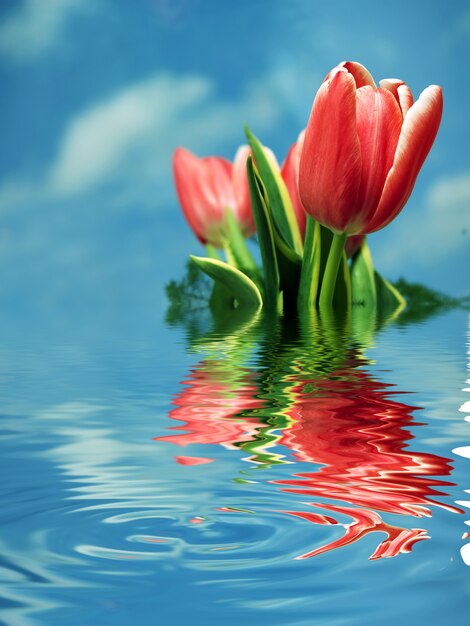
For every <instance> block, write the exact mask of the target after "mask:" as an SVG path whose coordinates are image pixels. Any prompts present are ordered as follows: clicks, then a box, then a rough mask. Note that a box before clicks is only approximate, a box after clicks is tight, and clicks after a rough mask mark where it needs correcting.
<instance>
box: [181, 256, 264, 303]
mask: <svg viewBox="0 0 470 626" xmlns="http://www.w3.org/2000/svg"><path fill="white" fill-rule="evenodd" d="M190 259H191V260H192V261H193V262H194V263H195V264H196V265H197V266H198V267H199V269H200V270H202V271H203V272H204V273H205V274H207V275H208V276H210V277H211V278H212V279H213V280H215V281H216V283H217V285H219V284H220V285H222V287H223V288H224V289H225V290H226V291H227V292H228V293H230V294H231V295H232V296H233V298H234V299H235V300H236V301H237V302H238V304H239V306H241V307H242V306H243V307H250V308H255V309H258V308H260V307H261V306H262V304H263V300H262V298H261V294H260V292H259V289H258V287H257V286H256V285H255V283H254V282H253V281H252V280H251V279H250V278H248V276H246V275H245V274H243V272H240V270H238V269H236V268H235V267H232V266H231V265H229V264H228V263H224V262H223V261H218V260H216V259H209V258H204V257H197V256H193V255H191V256H190Z"/></svg>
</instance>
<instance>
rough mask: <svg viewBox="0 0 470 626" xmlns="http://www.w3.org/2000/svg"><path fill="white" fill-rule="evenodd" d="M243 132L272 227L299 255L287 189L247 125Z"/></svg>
mask: <svg viewBox="0 0 470 626" xmlns="http://www.w3.org/2000/svg"><path fill="white" fill-rule="evenodd" d="M245 134H246V137H247V139H248V143H249V144H250V147H251V150H252V152H253V156H254V159H255V162H256V167H257V168H258V171H259V173H260V177H261V180H262V181H263V184H264V185H265V188H266V193H267V196H268V199H269V208H270V210H271V214H272V218H273V225H274V228H275V230H276V231H277V232H278V233H279V235H280V237H281V239H282V240H283V242H284V243H285V244H286V245H287V246H288V247H289V248H291V249H292V250H295V252H296V253H297V254H298V255H299V256H301V255H302V252H303V245H302V236H301V234H300V230H299V226H298V224H297V218H296V217H295V213H294V209H293V207H292V202H291V199H290V196H289V192H288V191H287V187H286V185H285V183H284V181H283V179H282V176H281V174H280V172H279V171H278V169H277V168H276V167H275V166H274V165H273V164H272V163H271V161H270V160H269V158H268V157H267V156H266V153H265V151H264V148H263V146H262V144H261V143H260V141H259V139H257V137H255V135H253V133H252V132H251V131H250V129H249V128H248V126H245Z"/></svg>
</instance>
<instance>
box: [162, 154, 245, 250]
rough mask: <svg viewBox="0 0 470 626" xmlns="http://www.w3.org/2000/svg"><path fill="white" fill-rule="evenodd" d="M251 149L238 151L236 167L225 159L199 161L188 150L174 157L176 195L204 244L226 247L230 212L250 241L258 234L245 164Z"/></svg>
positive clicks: (209, 158) (213, 158)
mask: <svg viewBox="0 0 470 626" xmlns="http://www.w3.org/2000/svg"><path fill="white" fill-rule="evenodd" d="M249 154H250V150H249V148H248V146H242V147H241V148H239V150H238V152H237V154H236V156H235V161H234V163H233V164H232V163H230V161H227V160H226V159H223V158H222V157H204V158H202V159H200V158H198V157H197V156H195V155H194V154H192V153H191V152H189V150H186V149H185V148H177V149H176V150H175V152H174V155H173V174H174V178H175V185H176V192H177V194H178V198H179V201H180V204H181V207H182V209H183V213H184V215H185V217H186V219H187V221H188V223H189V225H190V226H191V228H192V229H193V231H194V233H195V235H196V237H197V238H198V239H199V241H200V242H201V243H204V244H205V243H210V244H212V245H214V246H217V247H219V248H221V247H223V243H224V235H225V225H226V212H227V209H230V210H231V211H232V213H233V215H234V216H235V218H236V220H237V222H238V223H239V225H240V228H241V229H242V232H243V234H244V235H245V236H246V237H248V236H250V235H252V234H253V233H254V231H255V223H254V219H253V214H252V211H251V203H250V195H249V189H248V179H247V175H246V160H247V158H248V155H249Z"/></svg>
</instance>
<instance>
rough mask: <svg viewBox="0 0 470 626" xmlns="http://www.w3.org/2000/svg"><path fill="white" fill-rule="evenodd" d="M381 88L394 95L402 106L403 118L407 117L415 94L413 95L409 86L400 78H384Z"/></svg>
mask: <svg viewBox="0 0 470 626" xmlns="http://www.w3.org/2000/svg"><path fill="white" fill-rule="evenodd" d="M380 86H381V87H382V88H383V89H388V90H389V91H391V92H392V93H393V95H394V96H395V98H396V100H397V102H398V104H399V105H400V108H401V111H402V113H403V117H405V115H406V114H407V113H408V111H409V109H410V108H411V107H412V106H413V102H414V100H413V94H412V93H411V89H410V88H409V87H408V85H406V84H405V83H404V82H403V81H402V80H400V79H399V78H384V79H383V80H381V81H380Z"/></svg>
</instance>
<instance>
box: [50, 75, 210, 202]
mask: <svg viewBox="0 0 470 626" xmlns="http://www.w3.org/2000/svg"><path fill="white" fill-rule="evenodd" d="M209 92H210V84H209V83H208V81H207V80H204V79H201V78H197V77H195V78H187V79H184V80H178V79H175V78H173V77H171V76H165V75H157V76H155V77H152V78H151V79H149V80H147V81H145V82H143V83H140V84H137V85H134V86H132V87H128V88H127V89H125V90H124V91H121V92H120V93H118V94H116V95H114V96H113V97H111V98H110V99H108V100H106V101H104V102H102V103H98V104H96V105H94V106H93V107H92V108H91V109H89V110H87V111H84V112H82V113H80V114H79V115H78V116H77V117H76V118H75V119H73V120H72V121H71V122H70V123H69V125H68V127H67V129H66V131H65V134H64V136H63V138H62V140H61V145H60V148H59V154H58V157H57V160H56V162H55V163H54V164H53V165H52V168H51V171H50V177H49V182H50V186H51V190H52V191H54V192H58V193H65V194H68V193H76V192H80V191H85V190H87V189H89V188H91V187H93V186H95V185H97V184H99V183H101V182H104V181H106V180H108V179H109V178H112V176H113V174H116V173H117V172H118V171H120V169H121V168H122V166H123V165H124V164H125V162H126V160H129V161H131V160H132V159H135V157H136V152H137V153H138V152H139V151H142V150H144V151H145V152H146V153H148V154H149V155H150V154H151V151H152V150H153V151H155V152H156V153H160V152H161V150H162V147H163V146H162V141H161V139H162V137H164V136H166V137H167V136H168V132H169V131H170V132H171V128H172V127H173V128H174V127H175V125H176V124H175V122H176V121H177V120H178V118H179V116H180V115H181V114H183V113H184V111H185V110H187V109H188V108H190V107H193V106H197V104H198V103H199V102H201V101H202V100H204V98H206V97H207V95H208V94H209ZM129 166H130V167H132V165H131V163H129Z"/></svg>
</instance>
